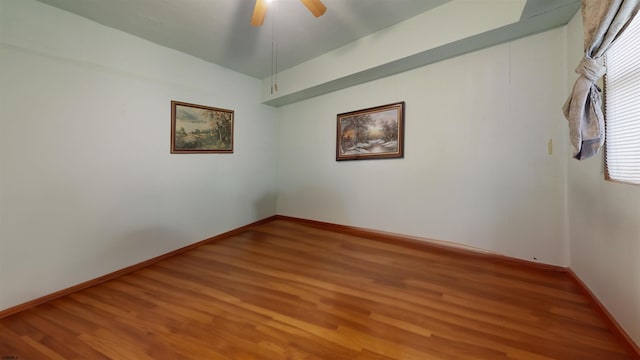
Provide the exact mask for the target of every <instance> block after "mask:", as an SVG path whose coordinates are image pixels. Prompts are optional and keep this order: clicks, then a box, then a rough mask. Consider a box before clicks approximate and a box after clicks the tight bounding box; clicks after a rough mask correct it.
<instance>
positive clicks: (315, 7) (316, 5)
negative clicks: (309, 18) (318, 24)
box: [300, 0, 327, 17]
mask: <svg viewBox="0 0 640 360" xmlns="http://www.w3.org/2000/svg"><path fill="white" fill-rule="evenodd" d="M300 1H302V3H303V4H304V6H306V7H307V9H309V11H311V13H312V14H313V15H314V16H315V17H320V16H322V14H324V12H325V11H327V7H326V6H324V4H323V3H322V1H320V0H300Z"/></svg>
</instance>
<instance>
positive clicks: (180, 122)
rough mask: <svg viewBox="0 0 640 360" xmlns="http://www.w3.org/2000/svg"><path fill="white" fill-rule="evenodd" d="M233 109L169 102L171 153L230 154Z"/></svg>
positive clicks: (231, 149)
mask: <svg viewBox="0 0 640 360" xmlns="http://www.w3.org/2000/svg"><path fill="white" fill-rule="evenodd" d="M233 115H234V112H233V110H226V109H219V108H215V107H209V106H204V105H196V104H190V103H186V102H181V101H171V153H172V154H198V153H233Z"/></svg>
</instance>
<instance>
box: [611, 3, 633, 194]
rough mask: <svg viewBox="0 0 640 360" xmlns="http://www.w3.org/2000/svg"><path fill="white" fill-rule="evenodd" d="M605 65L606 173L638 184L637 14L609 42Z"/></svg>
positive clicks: (620, 179) (618, 179)
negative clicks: (611, 42)
mask: <svg viewBox="0 0 640 360" xmlns="http://www.w3.org/2000/svg"><path fill="white" fill-rule="evenodd" d="M606 65H607V75H606V76H605V121H606V167H607V174H608V177H609V178H610V179H611V180H617V181H623V182H628V183H632V184H640V15H636V16H635V18H634V19H633V20H632V21H631V23H630V24H629V26H628V27H627V29H625V30H624V31H623V33H622V34H621V35H620V37H619V38H618V39H616V40H615V42H614V43H613V44H612V45H611V47H610V48H609V50H608V51H607V54H606Z"/></svg>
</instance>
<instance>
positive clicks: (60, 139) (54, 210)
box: [0, 0, 276, 310]
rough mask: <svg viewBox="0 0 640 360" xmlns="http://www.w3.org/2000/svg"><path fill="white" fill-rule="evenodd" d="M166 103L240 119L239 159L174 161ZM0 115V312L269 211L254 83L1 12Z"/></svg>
mask: <svg viewBox="0 0 640 360" xmlns="http://www.w3.org/2000/svg"><path fill="white" fill-rule="evenodd" d="M174 99H175V100H181V101H187V102H192V103H198V104H204V105H209V106H216V107H222V108H228V109H233V110H235V149H234V150H235V152H234V153H233V154H220V155H218V154H215V155H214V154H195V155H171V154H170V153H169V142H170V102H171V100H174ZM0 114H1V115H0V161H1V162H0V171H1V173H0V197H1V201H0V221H1V222H0V310H1V309H5V308H8V307H11V306H13V305H16V304H19V303H23V302H25V301H28V300H31V299H34V298H37V297H39V296H42V295H45V294H49V293H52V292H54V291H57V290H60V289H63V288H66V287H69V286H72V285H75V284H77V283H80V282H83V281H86V280H89V279H93V278H96V277H98V276H100V275H103V274H105V273H109V272H111V271H114V270H117V269H121V268H123V267H126V266H128V265H131V264H134V263H138V262H140V261H143V260H146V259H149V258H151V257H154V256H157V255H160V254H163V253H166V252H169V251H171V250H174V249H177V248H180V247H182V246H185V245H188V244H189V243H193V242H196V241H199V240H203V239H205V238H208V237H210V236H214V235H216V234H219V233H222V232H225V231H227V230H230V229H233V228H236V227H238V226H242V225H245V224H247V223H250V222H253V221H256V220H258V219H261V218H264V217H267V216H270V215H273V214H274V213H275V190H276V185H275V180H276V178H275V175H276V173H275V154H276V148H275V141H276V140H275V135H276V133H275V128H276V126H275V117H274V116H275V111H274V110H273V109H272V108H270V107H267V106H264V105H260V81H259V80H257V79H252V78H249V77H246V76H243V75H240V74H237V73H234V72H231V71H229V70H225V69H223V68H221V67H218V66H216V65H212V64H209V63H206V62H203V61H200V60H198V59H196V58H193V57H190V56H187V55H184V54H182V53H179V52H176V51H173V50H169V49H166V48H163V47H160V46H157V45H154V44H151V43H149V42H147V41H144V40H141V39H139V38H136V37H133V36H130V35H127V34H124V33H122V32H119V31H116V30H113V29H110V28H106V27H103V26H101V25H99V24H97V23H93V22H91V21H89V20H86V19H83V18H80V17H78V16H75V15H72V14H70V13H67V12H63V11H60V10H57V9H55V8H52V7H49V6H46V5H44V4H41V3H39V2H35V1H31V0H20V1H14V0H0Z"/></svg>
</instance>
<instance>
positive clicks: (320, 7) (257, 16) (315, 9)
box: [251, 0, 327, 26]
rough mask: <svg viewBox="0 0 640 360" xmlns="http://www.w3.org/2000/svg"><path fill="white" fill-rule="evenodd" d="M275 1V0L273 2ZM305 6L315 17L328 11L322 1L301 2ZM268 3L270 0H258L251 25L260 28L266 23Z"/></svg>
mask: <svg viewBox="0 0 640 360" xmlns="http://www.w3.org/2000/svg"><path fill="white" fill-rule="evenodd" d="M272 1H275V0H272ZM300 1H301V2H302V3H303V4H304V6H306V7H307V9H309V11H311V13H312V14H313V15H314V16H315V17H320V16H322V14H324V12H325V11H327V7H326V6H324V4H323V3H322V1H320V0H300ZM267 2H269V0H256V5H255V6H254V7H253V15H252V16H251V25H253V26H260V25H262V23H263V22H264V16H265V14H266V13H267Z"/></svg>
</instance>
